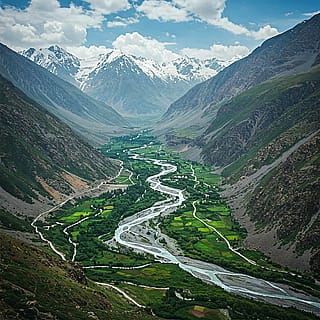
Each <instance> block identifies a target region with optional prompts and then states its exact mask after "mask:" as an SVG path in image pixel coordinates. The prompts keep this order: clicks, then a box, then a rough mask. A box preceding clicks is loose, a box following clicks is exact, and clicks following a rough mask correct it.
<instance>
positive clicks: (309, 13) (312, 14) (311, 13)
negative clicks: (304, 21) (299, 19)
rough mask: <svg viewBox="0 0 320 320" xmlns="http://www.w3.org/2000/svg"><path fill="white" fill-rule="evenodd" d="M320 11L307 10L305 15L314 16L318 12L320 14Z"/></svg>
mask: <svg viewBox="0 0 320 320" xmlns="http://www.w3.org/2000/svg"><path fill="white" fill-rule="evenodd" d="M319 13H320V10H319V11H314V12H306V13H304V14H303V15H304V16H306V17H312V16H314V15H316V14H319Z"/></svg>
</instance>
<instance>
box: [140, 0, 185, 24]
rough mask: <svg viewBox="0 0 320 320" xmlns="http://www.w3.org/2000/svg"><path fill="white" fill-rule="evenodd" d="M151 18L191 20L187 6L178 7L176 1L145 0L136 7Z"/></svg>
mask: <svg viewBox="0 0 320 320" xmlns="http://www.w3.org/2000/svg"><path fill="white" fill-rule="evenodd" d="M136 10H137V11H138V12H142V13H144V14H145V15H146V16H147V17H148V18H149V19H151V20H159V21H175V22H183V21H189V20H191V17H189V16H188V11H187V10H186V9H185V8H181V7H177V6H175V5H174V3H170V2H167V1H164V0H145V1H144V2H143V3H142V4H141V5H140V6H138V7H136Z"/></svg>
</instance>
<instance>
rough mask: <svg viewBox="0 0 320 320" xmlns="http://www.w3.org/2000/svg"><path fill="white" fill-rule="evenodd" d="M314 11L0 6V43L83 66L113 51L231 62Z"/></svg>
mask: <svg viewBox="0 0 320 320" xmlns="http://www.w3.org/2000/svg"><path fill="white" fill-rule="evenodd" d="M319 10H320V0H282V1H281V0H268V1H257V0H87V1H82V0H73V1H70V0H0V41H1V42H3V43H5V44H7V45H8V46H9V47H11V48H13V49H15V50H21V49H24V48H27V47H36V48H39V47H47V46H49V45H51V44H58V45H60V46H62V47H64V48H66V49H67V50H69V51H71V52H73V53H75V54H76V55H78V56H80V57H83V58H85V57H88V56H90V55H96V54H98V53H103V52H105V50H106V48H118V49H121V50H123V51H125V52H128V53H131V54H135V55H142V56H145V57H147V58H151V59H154V60H158V61H159V62H162V61H166V60H171V59H174V58H175V57H178V56H179V55H184V54H186V55H189V56H195V57H199V58H210V57H216V58H218V59H220V60H232V59H237V58H240V57H243V56H245V55H247V54H248V53H249V52H250V51H251V50H253V49H254V48H255V47H257V46H258V45H260V44H261V43H262V42H263V41H264V40H265V39H267V38H269V37H272V36H274V35H276V34H278V33H281V32H284V31H286V30H288V29H290V28H291V27H293V26H294V25H296V24H297V23H299V22H301V21H303V20H305V19H309V18H310V17H311V16H312V15H313V14H314V13H316V12H318V11H319Z"/></svg>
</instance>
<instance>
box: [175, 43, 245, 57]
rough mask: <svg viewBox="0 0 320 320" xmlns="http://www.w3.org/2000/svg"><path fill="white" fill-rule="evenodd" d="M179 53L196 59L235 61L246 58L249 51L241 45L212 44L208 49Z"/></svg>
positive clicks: (187, 49) (190, 49)
mask: <svg viewBox="0 0 320 320" xmlns="http://www.w3.org/2000/svg"><path fill="white" fill-rule="evenodd" d="M181 53H182V54H183V55H186V56H189V57H193V58H198V59H211V58H216V59H218V60H221V61H235V60H238V59H241V58H243V57H245V56H247V55H248V54H249V53H250V50H249V49H248V48H247V47H245V46H241V45H235V46H224V45H222V44H213V45H212V46H211V47H210V48H209V49H197V48H184V49H182V50H181Z"/></svg>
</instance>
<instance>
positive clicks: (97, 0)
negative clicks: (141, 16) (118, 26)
mask: <svg viewBox="0 0 320 320" xmlns="http://www.w3.org/2000/svg"><path fill="white" fill-rule="evenodd" d="M86 2H88V3H89V4H90V7H91V8H92V9H93V10H95V11H97V12H100V13H102V14H110V13H115V12H119V11H122V10H127V9H130V7H131V6H130V4H129V2H128V1H127V0H86Z"/></svg>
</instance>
